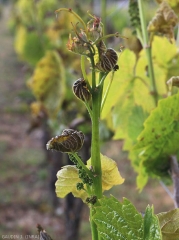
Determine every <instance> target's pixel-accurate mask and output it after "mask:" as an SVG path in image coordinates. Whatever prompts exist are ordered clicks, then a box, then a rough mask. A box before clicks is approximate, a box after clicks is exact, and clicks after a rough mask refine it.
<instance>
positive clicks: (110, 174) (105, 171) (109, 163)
mask: <svg viewBox="0 0 179 240" xmlns="http://www.w3.org/2000/svg"><path fill="white" fill-rule="evenodd" d="M87 166H88V167H89V168H90V166H91V159H90V160H88V161H87ZM101 168H102V189H103V191H105V190H109V189H110V188H112V187H113V186H115V185H120V184H122V183H123V182H124V178H122V177H121V175H120V173H119V171H118V167H117V164H116V162H115V161H114V160H112V159H111V158H108V157H107V156H104V155H102V154H101Z"/></svg>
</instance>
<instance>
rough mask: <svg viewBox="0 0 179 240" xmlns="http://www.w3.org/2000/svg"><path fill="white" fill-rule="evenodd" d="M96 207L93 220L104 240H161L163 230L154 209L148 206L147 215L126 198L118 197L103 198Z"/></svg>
mask: <svg viewBox="0 0 179 240" xmlns="http://www.w3.org/2000/svg"><path fill="white" fill-rule="evenodd" d="M100 204H101V205H100V206H97V207H95V210H96V213H95V214H94V216H93V220H94V222H95V223H96V225H97V228H98V231H99V233H100V235H101V237H102V238H103V239H104V240H109V239H123V240H136V239H138V240H153V239H155V240H161V239H162V237H161V231H160V226H159V223H158V219H157V217H156V216H155V215H154V214H153V209H152V208H150V207H147V209H146V213H145V217H144V218H143V217H142V215H141V213H139V212H137V210H136V208H135V207H134V206H133V204H132V203H131V202H130V201H129V200H128V199H126V198H124V199H123V202H122V203H121V202H119V201H118V200H117V199H116V198H114V197H113V196H111V197H110V198H106V197H104V198H102V199H101V200H100Z"/></svg>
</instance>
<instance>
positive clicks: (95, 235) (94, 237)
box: [90, 208, 100, 240]
mask: <svg viewBox="0 0 179 240" xmlns="http://www.w3.org/2000/svg"><path fill="white" fill-rule="evenodd" d="M93 214H94V213H93V209H92V208H91V209H90V225H91V233H92V240H99V239H100V238H98V230H97V228H96V224H95V223H94V221H93V220H92V218H93Z"/></svg>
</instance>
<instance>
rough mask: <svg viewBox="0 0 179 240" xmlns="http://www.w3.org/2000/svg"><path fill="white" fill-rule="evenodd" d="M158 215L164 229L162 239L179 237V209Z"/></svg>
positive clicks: (171, 239)
mask: <svg viewBox="0 0 179 240" xmlns="http://www.w3.org/2000/svg"><path fill="white" fill-rule="evenodd" d="M157 217H158V219H159V223H160V227H161V231H162V239H163V240H176V239H179V209H178V208H177V209H174V210H171V211H169V212H163V213H159V214H157Z"/></svg>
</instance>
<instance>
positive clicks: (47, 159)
mask: <svg viewBox="0 0 179 240" xmlns="http://www.w3.org/2000/svg"><path fill="white" fill-rule="evenodd" d="M60 7H67V8H72V9H74V10H75V11H76V12H78V13H79V15H80V16H81V17H82V18H83V19H84V21H88V19H89V15H88V14H87V10H89V11H90V13H92V14H96V15H97V16H99V15H100V9H101V2H100V1H99V0H86V1H81V0H79V1H72V0H70V1H68V3H67V1H60V0H34V1H32V0H31V1H26V0H16V1H15V0H14V1H13V0H9V1H8V0H4V1H3V0H1V1H0V46H1V51H0V72H1V74H0V161H1V164H0V166H1V167H0V189H1V190H0V236H2V235H14V234H15V235H22V236H27V235H36V234H37V229H36V225H37V224H38V223H39V224H41V225H42V226H43V227H44V228H45V230H46V231H47V232H48V233H49V234H50V235H51V237H52V238H53V239H54V240H55V239H62V240H68V239H76V240H77V239H80V240H82V239H83V240H88V239H90V227H89V219H88V216H89V215H88V208H87V207H86V206H83V204H82V203H81V202H80V201H79V200H77V201H76V202H74V200H73V198H72V196H70V195H69V196H68V197H67V198H66V199H57V198H56V197H55V192H54V191H55V188H54V183H55V181H56V172H57V171H58V170H59V169H60V168H61V167H62V166H63V165H64V164H68V161H69V160H68V158H67V157H66V156H64V155H62V154H60V153H50V152H47V151H46V146H45V145H46V143H47V141H48V140H49V139H50V138H51V137H52V136H55V135H57V134H59V133H61V131H62V130H63V129H64V128H65V127H74V128H76V129H80V130H81V129H83V131H85V135H86V136H87V137H86V141H85V148H84V149H83V152H82V153H81V154H82V155H83V156H84V159H86V160H87V159H88V158H89V149H90V145H89V143H90V124H89V119H88V115H87V114H86V111H85V109H84V106H83V105H82V104H81V103H79V101H77V99H75V97H74V96H73V94H72V91H71V86H72V83H73V82H74V81H75V80H76V79H78V78H79V77H80V58H79V56H78V55H75V54H72V53H70V52H68V51H67V50H66V42H67V40H68V34H69V32H70V31H71V29H72V26H71V23H70V22H71V21H72V20H73V18H72V16H71V15H67V14H64V13H62V14H60V15H59V17H58V18H56V16H55V14H54V11H55V10H56V9H58V8H60ZM150 7H151V9H150V11H146V18H147V19H148V21H149V19H151V17H152V16H153V13H154V12H155V11H156V4H155V2H153V1H151V5H150ZM75 22H76V20H75ZM106 22H107V28H106V29H107V32H108V33H112V32H113V33H114V32H119V33H121V34H126V33H127V32H132V30H130V29H131V25H130V21H129V14H128V1H127V0H126V1H119V0H118V1H117V0H116V1H109V0H108V1H107V6H106ZM121 44H124V43H123V42H122V41H121V40H119V39H117V40H116V39H115V40H114V39H112V40H111V39H110V42H109V45H110V46H113V47H114V48H115V49H116V50H119V48H120V46H121ZM136 44H137V43H136ZM125 47H128V46H125ZM138 47H139V48H140V44H139V46H138ZM49 78H50V79H51V81H48V80H49ZM59 79H60V82H59V81H58V80H59ZM44 82H45V83H46V84H44ZM79 109H80V112H79ZM101 131H102V132H103V135H102V139H101V151H102V153H104V154H106V155H108V156H109V157H111V158H113V159H114V160H116V162H117V164H118V166H119V171H120V173H121V175H122V177H123V178H125V179H126V180H125V182H124V184H123V185H121V186H118V187H114V188H113V189H112V190H111V191H110V192H108V193H107V194H108V195H109V194H113V195H114V196H115V197H117V198H118V199H119V200H122V198H123V197H126V198H128V199H129V200H130V201H132V203H133V204H134V205H135V206H136V208H137V209H138V211H140V212H144V211H145V208H146V206H147V204H149V205H152V204H153V205H154V209H155V213H159V212H164V211H169V210H171V209H173V208H174V205H173V201H172V199H171V198H170V197H169V196H168V195H167V193H166V192H165V190H164V189H163V188H162V187H161V185H160V184H159V182H158V181H156V180H150V181H149V183H148V184H147V186H146V187H145V188H144V190H143V191H142V192H141V193H139V192H138V190H137V189H136V183H135V181H136V174H135V172H134V170H133V168H132V167H131V165H130V162H129V161H128V159H127V153H126V152H123V151H122V146H123V142H122V141H112V140H111V136H112V135H111V132H110V131H109V130H108V129H107V127H106V126H105V123H104V124H102V129H101ZM170 190H171V191H172V189H170ZM70 234H74V235H73V237H72V235H70ZM23 238H25V237H23Z"/></svg>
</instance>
